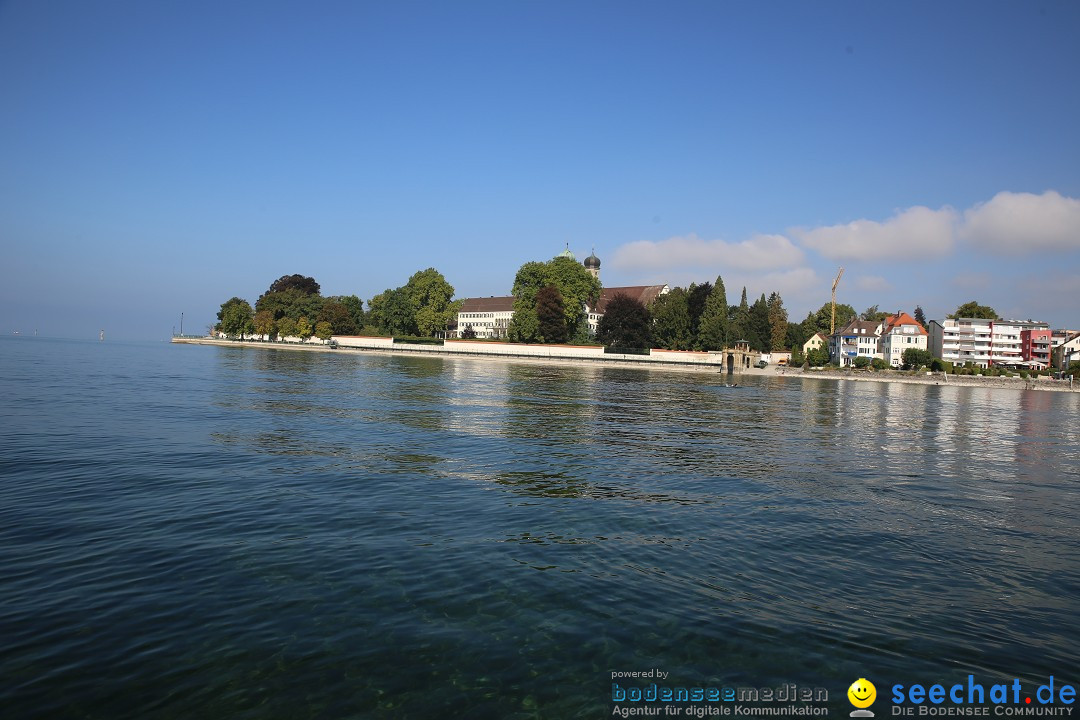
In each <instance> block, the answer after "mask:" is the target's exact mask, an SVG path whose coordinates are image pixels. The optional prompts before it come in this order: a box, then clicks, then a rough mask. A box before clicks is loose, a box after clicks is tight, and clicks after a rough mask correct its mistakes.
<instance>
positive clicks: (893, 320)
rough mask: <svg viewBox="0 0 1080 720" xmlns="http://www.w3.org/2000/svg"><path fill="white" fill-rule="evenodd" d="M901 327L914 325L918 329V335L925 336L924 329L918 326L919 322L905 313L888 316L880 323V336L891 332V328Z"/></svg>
mask: <svg viewBox="0 0 1080 720" xmlns="http://www.w3.org/2000/svg"><path fill="white" fill-rule="evenodd" d="M901 325H914V326H915V327H917V328H919V332H918V334H919V335H927V334H928V333H927V332H926V328H924V327H923V326H922V325H920V324H919V321H918V320H916V319H915V318H913V317H911V316H910V315H908V314H907V313H906V312H902V313H896V314H895V315H890V316H889V317H887V318H885V319H884V320H882V321H881V334H882V335H888V334H889V333H891V332H892V331H893V328H895V327H899V326H901Z"/></svg>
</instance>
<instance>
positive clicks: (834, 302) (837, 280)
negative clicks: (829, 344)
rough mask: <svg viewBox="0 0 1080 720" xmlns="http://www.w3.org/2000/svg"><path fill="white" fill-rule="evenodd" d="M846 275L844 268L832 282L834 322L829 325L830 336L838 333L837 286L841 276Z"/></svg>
mask: <svg viewBox="0 0 1080 720" xmlns="http://www.w3.org/2000/svg"><path fill="white" fill-rule="evenodd" d="M843 274H844V268H840V272H838V273H836V279H835V280H833V281H832V321H831V322H830V323H829V335H832V334H834V333H835V332H836V286H837V285H839V284H840V276H841V275H843Z"/></svg>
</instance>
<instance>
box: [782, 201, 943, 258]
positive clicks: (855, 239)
mask: <svg viewBox="0 0 1080 720" xmlns="http://www.w3.org/2000/svg"><path fill="white" fill-rule="evenodd" d="M956 220H957V214H956V211H955V210H953V209H952V208H950V207H944V208H941V209H940V210H931V209H930V208H928V207H922V206H915V207H910V208H907V209H906V210H900V211H898V212H897V213H896V214H895V215H893V216H892V217H891V218H889V219H888V220H886V221H884V222H877V221H875V220H855V221H853V222H850V223H848V224H846V225H830V226H828V227H820V228H813V229H811V230H806V229H804V228H793V229H792V230H791V231H790V232H791V234H792V235H793V236H795V237H796V238H798V239H799V240H801V241H802V243H803V244H804V245H806V246H807V247H809V248H812V249H814V250H817V251H818V252H819V253H821V254H822V255H824V256H825V257H827V258H830V259H832V260H889V259H900V258H902V259H909V260H913V261H914V260H921V259H925V258H927V257H940V256H942V255H947V254H948V253H949V252H950V251H951V250H952V247H953V241H954V238H955V235H956Z"/></svg>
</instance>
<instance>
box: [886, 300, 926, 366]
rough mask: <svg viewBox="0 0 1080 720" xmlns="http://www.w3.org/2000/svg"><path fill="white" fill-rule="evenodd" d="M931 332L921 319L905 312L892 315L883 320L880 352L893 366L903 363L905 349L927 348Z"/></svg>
mask: <svg viewBox="0 0 1080 720" xmlns="http://www.w3.org/2000/svg"><path fill="white" fill-rule="evenodd" d="M928 337H929V334H928V333H927V332H926V328H924V327H923V326H922V325H920V324H919V321H918V320H916V319H915V318H913V317H911V316H910V315H908V314H907V313H905V312H898V313H896V314H895V315H890V316H889V317H887V318H885V319H884V320H883V321H882V322H881V332H880V333H879V339H878V352H879V354H880V356H881V358H882V359H883V360H884V361H885V362H887V363H889V365H891V366H892V367H894V368H896V367H900V366H901V365H903V363H904V361H903V357H904V351H905V350H907V349H909V348H912V349H915V350H926V348H927V339H928Z"/></svg>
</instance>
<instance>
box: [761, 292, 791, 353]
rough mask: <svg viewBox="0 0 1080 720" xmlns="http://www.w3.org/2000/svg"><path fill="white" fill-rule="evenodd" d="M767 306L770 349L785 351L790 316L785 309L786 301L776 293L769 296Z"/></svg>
mask: <svg viewBox="0 0 1080 720" xmlns="http://www.w3.org/2000/svg"><path fill="white" fill-rule="evenodd" d="M766 305H767V309H768V318H769V330H770V338H769V349H770V350H783V349H784V347H785V344H784V341H785V340H786V339H787V329H788V314H787V310H785V309H784V301H783V299H781V297H780V293H778V292H774V293H773V294H772V295H769V300H768V302H767V303H766Z"/></svg>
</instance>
